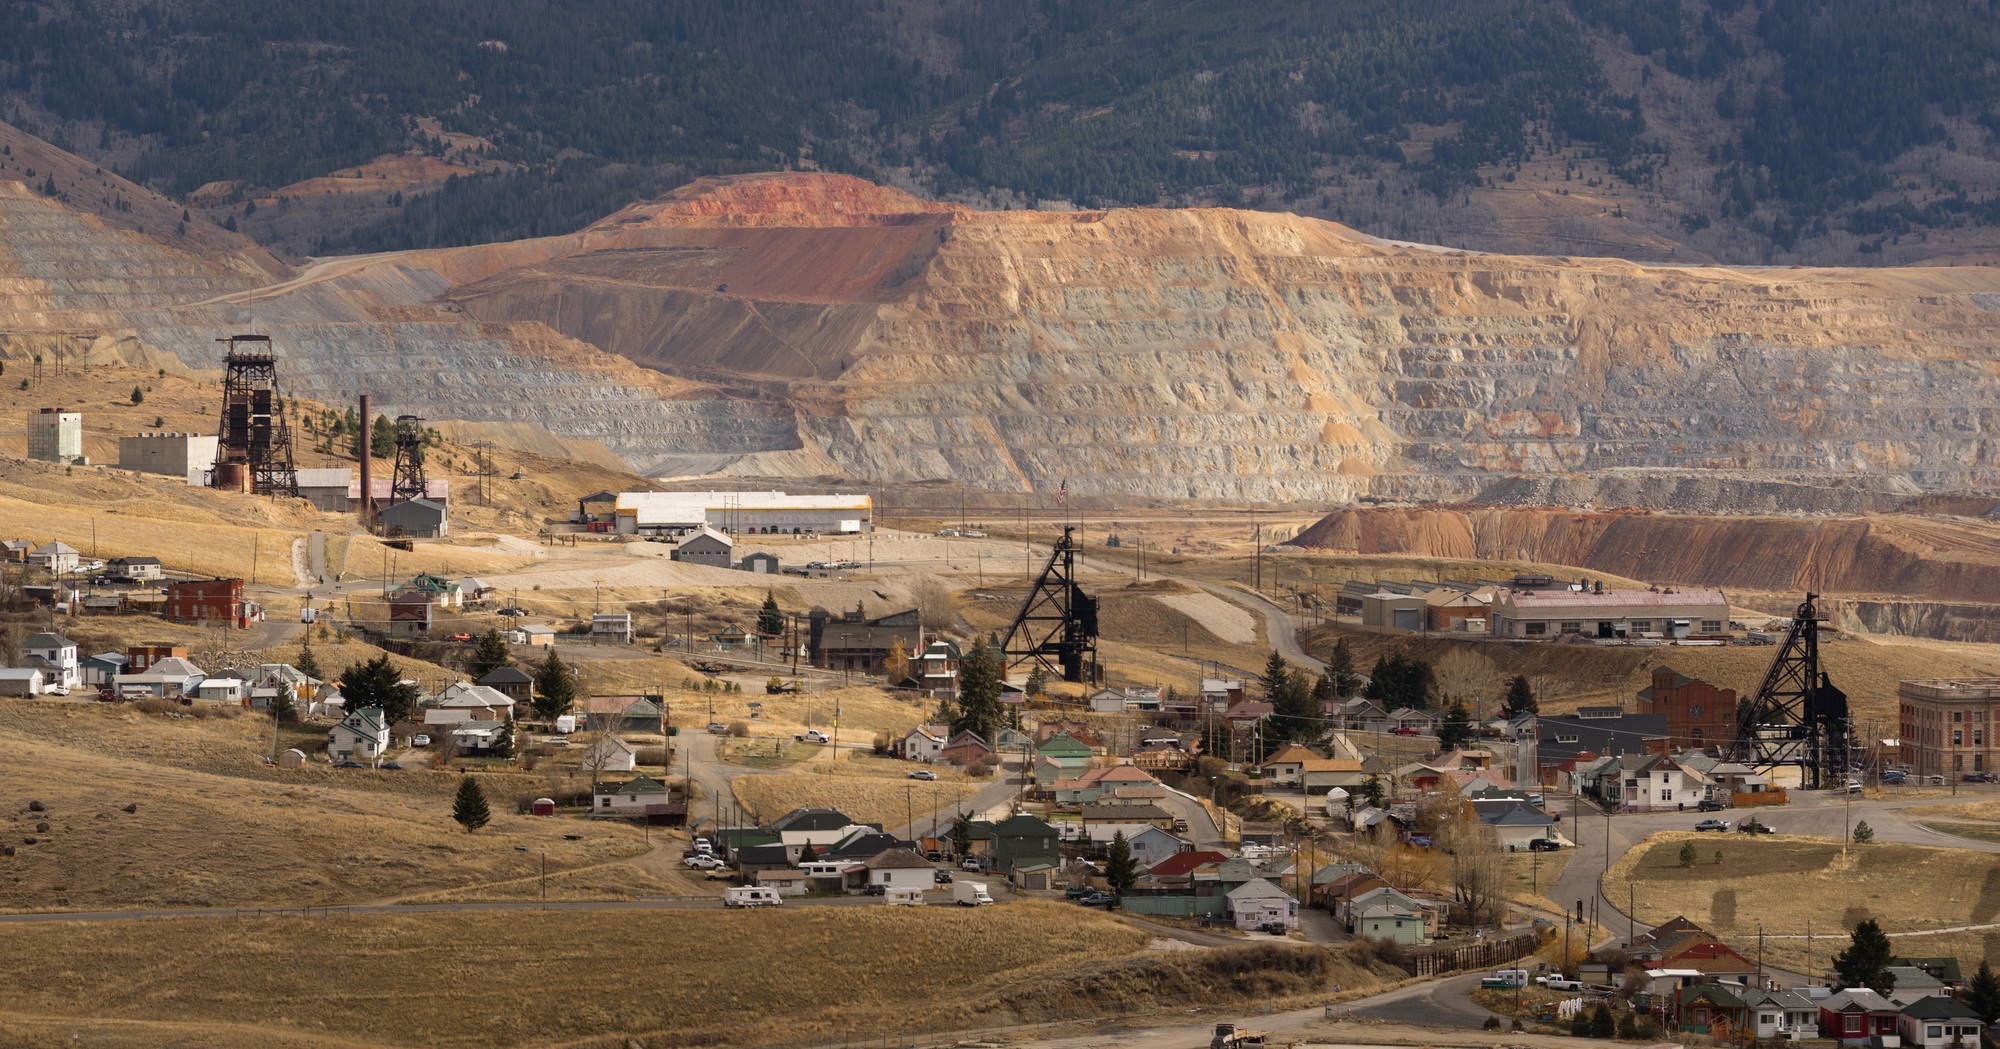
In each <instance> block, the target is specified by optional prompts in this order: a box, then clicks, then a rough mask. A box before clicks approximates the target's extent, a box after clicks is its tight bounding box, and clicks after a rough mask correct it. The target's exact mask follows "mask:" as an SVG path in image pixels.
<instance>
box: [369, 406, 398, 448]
mask: <svg viewBox="0 0 2000 1049" xmlns="http://www.w3.org/2000/svg"><path fill="white" fill-rule="evenodd" d="M368 450H369V452H371V453H372V454H373V455H374V456H375V458H377V459H394V458H395V457H396V424H395V423H392V422H390V421H389V417H388V416H386V415H378V416H376V417H375V423H374V425H373V426H372V427H371V428H370V430H369V435H368Z"/></svg>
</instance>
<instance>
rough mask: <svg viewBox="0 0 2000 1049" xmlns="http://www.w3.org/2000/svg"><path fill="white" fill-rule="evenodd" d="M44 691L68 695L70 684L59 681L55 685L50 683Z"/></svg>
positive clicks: (53, 694)
mask: <svg viewBox="0 0 2000 1049" xmlns="http://www.w3.org/2000/svg"><path fill="white" fill-rule="evenodd" d="M42 692H43V694H44V695H50V696H67V695H69V686H68V685H65V684H61V683H57V684H54V685H50V686H49V687H48V688H46V689H43V690H42Z"/></svg>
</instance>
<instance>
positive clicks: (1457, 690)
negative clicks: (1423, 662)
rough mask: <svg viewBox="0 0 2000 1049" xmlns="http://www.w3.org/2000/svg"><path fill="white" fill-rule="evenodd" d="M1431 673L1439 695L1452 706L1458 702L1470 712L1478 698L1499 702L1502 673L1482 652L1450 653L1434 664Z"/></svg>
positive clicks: (1461, 649)
mask: <svg viewBox="0 0 2000 1049" xmlns="http://www.w3.org/2000/svg"><path fill="white" fill-rule="evenodd" d="M1431 673H1432V675H1433V676H1434V677H1435V678H1436V679H1437V687H1438V694H1439V695H1441V696H1442V697H1444V699H1445V700H1446V701H1448V702H1449V701H1452V700H1456V701H1458V702H1461V703H1464V704H1465V705H1466V707H1467V708H1468V709H1470V708H1471V707H1472V699H1473V697H1474V696H1485V697H1492V698H1495V699H1497V698H1499V695H1500V672H1499V669H1498V668H1496V667H1495V666H1494V665H1493V661H1492V660H1490V659H1488V658H1486V657H1485V656H1484V655H1481V654H1480V653H1478V652H1473V651H1470V650H1468V649H1463V648H1458V649H1453V650H1452V651H1450V652H1446V653H1445V654H1444V655H1443V656H1442V657H1441V658H1439V659H1438V660H1437V661H1436V662H1435V663H1432V664H1431Z"/></svg>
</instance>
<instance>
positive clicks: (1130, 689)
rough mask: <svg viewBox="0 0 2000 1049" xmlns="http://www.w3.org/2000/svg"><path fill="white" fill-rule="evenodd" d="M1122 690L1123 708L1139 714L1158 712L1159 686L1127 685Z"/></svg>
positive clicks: (1159, 700)
mask: <svg viewBox="0 0 2000 1049" xmlns="http://www.w3.org/2000/svg"><path fill="white" fill-rule="evenodd" d="M1124 692H1125V709H1127V710H1132V711H1137V712H1138V713H1141V714H1157V713H1159V712H1160V703H1161V699H1160V693H1161V689H1160V686H1158V685H1127V686H1125V689H1124Z"/></svg>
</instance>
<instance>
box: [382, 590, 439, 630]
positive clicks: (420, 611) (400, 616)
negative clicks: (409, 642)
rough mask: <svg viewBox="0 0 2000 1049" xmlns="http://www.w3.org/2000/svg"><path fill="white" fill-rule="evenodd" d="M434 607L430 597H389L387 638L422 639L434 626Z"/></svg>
mask: <svg viewBox="0 0 2000 1049" xmlns="http://www.w3.org/2000/svg"><path fill="white" fill-rule="evenodd" d="M436 607H437V606H436V605H435V604H433V603H432V602H431V599H430V595H428V594H420V593H401V594H391V595H390V596H389V636H390V637H424V636H426V635H428V634H429V633H430V632H431V627H432V625H434V622H435V619H436V614H435V611H434V610H435V609H436Z"/></svg>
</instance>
